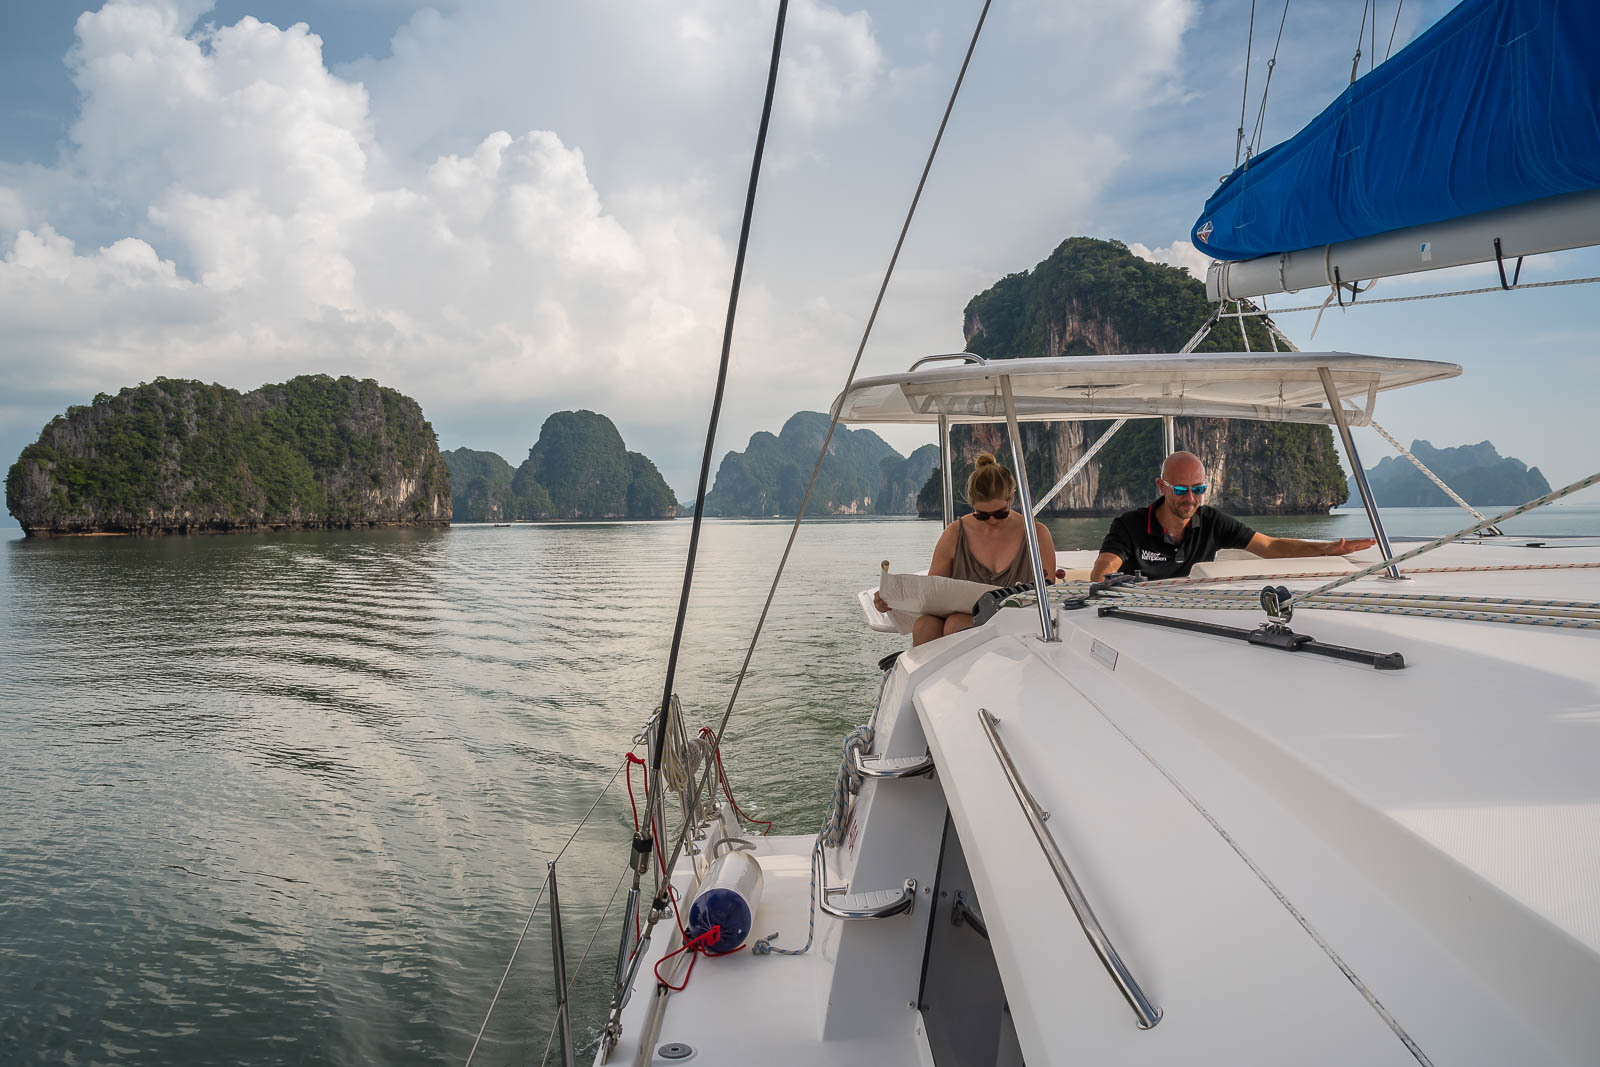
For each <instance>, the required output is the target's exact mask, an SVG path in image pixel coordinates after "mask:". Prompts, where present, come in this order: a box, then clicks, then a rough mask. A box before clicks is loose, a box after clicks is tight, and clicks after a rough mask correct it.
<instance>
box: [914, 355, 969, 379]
mask: <svg viewBox="0 0 1600 1067" xmlns="http://www.w3.org/2000/svg"><path fill="white" fill-rule="evenodd" d="M947 359H959V360H961V361H963V362H965V363H980V364H983V365H985V366H987V365H988V363H989V361H988V360H986V359H984V358H983V357H982V356H979V355H975V354H973V353H971V352H946V353H944V354H943V355H938V356H923V357H922V358H921V359H919V360H917V361H916V362H915V363H913V364H911V368H910V370H916V369H917V368H918V367H920V366H922V365H923V364H924V363H939V362H942V361H944V360H947ZM907 373H908V374H909V373H910V371H907Z"/></svg>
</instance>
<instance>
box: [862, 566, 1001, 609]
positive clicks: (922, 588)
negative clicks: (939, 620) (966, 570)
mask: <svg viewBox="0 0 1600 1067" xmlns="http://www.w3.org/2000/svg"><path fill="white" fill-rule="evenodd" d="M994 588H997V587H996V586H992V585H985V584H984V583H982V582H964V581H962V580H960V579H959V578H940V577H937V576H935V575H931V574H889V573H884V574H882V575H880V576H879V578H878V595H879V596H881V597H883V599H884V602H885V603H887V604H888V605H889V607H891V608H893V609H894V610H895V611H904V612H909V613H910V614H911V615H913V616H916V615H949V614H950V613H951V612H953V611H964V612H970V611H971V610H972V605H974V604H976V603H977V602H978V598H979V597H981V596H982V595H983V594H985V593H987V592H988V591H989V590H991V589H994Z"/></svg>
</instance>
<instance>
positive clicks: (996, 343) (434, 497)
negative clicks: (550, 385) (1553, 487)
mask: <svg viewBox="0 0 1600 1067" xmlns="http://www.w3.org/2000/svg"><path fill="white" fill-rule="evenodd" d="M1208 313H1209V305H1208V304H1207V301H1206V298H1205V292H1204V286H1203V285H1202V284H1201V283H1200V282H1198V281H1196V280H1195V279H1194V278H1191V277H1190V276H1189V275H1188V274H1187V273H1186V272H1184V271H1182V270H1179V269H1177V268H1174V267H1168V266H1164V265H1162V264H1158V263H1151V262H1148V261H1146V260H1143V259H1140V258H1138V257H1137V256H1135V255H1133V254H1132V253H1131V252H1129V251H1128V249H1127V248H1126V247H1125V246H1124V245H1123V244H1122V243H1121V242H1118V241H1104V240H1097V239H1095V238H1090V237H1073V238H1069V239H1068V240H1066V241H1063V242H1062V243H1061V244H1060V245H1059V246H1058V247H1057V248H1056V250H1055V251H1054V252H1052V253H1051V255H1050V256H1049V257H1048V258H1047V259H1045V260H1044V261H1043V262H1041V263H1039V264H1037V265H1035V266H1034V267H1033V268H1032V269H1031V270H1027V271H1023V272H1021V273H1018V274H1011V275H1007V276H1006V277H1004V278H1002V279H1000V281H998V282H996V283H995V284H994V285H993V286H991V287H990V288H989V289H987V290H985V291H984V292H982V293H979V294H978V295H977V296H975V297H973V298H972V300H971V301H970V302H968V304H967V306H966V308H965V310H964V313H963V316H962V325H963V336H964V339H965V342H966V347H967V350H968V351H971V352H975V353H977V354H979V355H982V356H985V357H987V358H989V359H1008V358H1015V357H1019V356H1063V355H1065V356H1071V355H1082V354H1087V353H1091V352H1099V353H1122V352H1176V351H1178V350H1179V349H1181V348H1182V347H1183V345H1184V343H1185V342H1186V341H1187V340H1188V339H1189V337H1190V336H1192V335H1193V334H1194V332H1195V331H1196V330H1197V329H1198V328H1199V326H1200V325H1201V323H1203V322H1204V321H1205V319H1206V317H1207V315H1208ZM1245 329H1246V330H1247V331H1248V338H1249V345H1248V347H1249V348H1250V349H1252V350H1254V351H1271V350H1272V340H1271V338H1269V337H1268V335H1267V332H1266V330H1265V329H1264V328H1263V327H1262V325H1261V324H1260V323H1259V322H1258V321H1256V320H1250V321H1249V323H1248V324H1247V325H1246V327H1245ZM1244 342H1245V338H1244V337H1241V336H1240V335H1239V333H1238V332H1237V329H1236V328H1235V327H1234V326H1233V325H1229V326H1227V327H1224V328H1219V329H1217V330H1214V331H1213V332H1212V333H1211V334H1210V336H1208V337H1207V338H1206V339H1205V341H1204V342H1203V343H1202V344H1201V345H1200V348H1199V350H1200V351H1230V350H1238V349H1241V348H1244V347H1246V345H1245V343H1244ZM1107 425H1108V423H1104V422H1092V421H1091V422H1057V423H1026V424H1024V425H1023V427H1022V431H1023V438H1024V445H1025V448H1026V451H1027V453H1028V467H1029V476H1030V478H1031V479H1032V481H1033V483H1034V484H1036V485H1049V484H1052V483H1054V482H1055V481H1056V480H1057V479H1058V478H1059V477H1060V475H1061V474H1062V473H1063V472H1064V471H1066V470H1067V469H1068V468H1069V467H1071V466H1072V464H1073V463H1075V462H1076V461H1077V460H1078V458H1079V457H1080V456H1081V455H1082V454H1083V451H1084V449H1085V448H1086V447H1087V446H1088V445H1089V443H1090V442H1092V441H1094V440H1095V438H1097V437H1098V436H1099V434H1100V433H1101V432H1102V431H1103V430H1104V429H1105V427H1106V426H1107ZM827 429H828V417H827V416H826V415H824V414H822V413H820V412H815V411H801V412H797V413H795V414H794V415H793V416H792V417H790V418H789V419H788V420H787V421H786V422H785V423H784V425H783V426H782V428H781V429H780V430H779V432H778V433H776V434H773V433H769V432H766V431H761V432H758V433H756V434H754V435H753V436H751V437H750V439H749V441H748V443H747V444H746V445H745V447H744V449H742V450H732V451H729V452H727V453H726V454H725V455H724V457H723V460H722V463H721V464H720V466H719V467H718V469H717V473H716V479H715V481H714V483H713V487H712V490H711V492H710V493H709V494H708V496H707V497H706V514H707V515H711V516H722V517H730V518H735V517H766V516H774V515H782V516H792V515H793V514H794V513H795V511H796V510H797V509H798V507H799V504H800V500H801V498H802V497H803V496H804V494H805V488H806V483H807V481H808V480H809V478H810V475H811V469H812V465H813V463H814V462H815V457H816V454H817V449H818V447H819V446H820V444H821V442H822V438H823V436H824V435H825V434H826V433H827ZM1002 434H1003V431H1002V429H1001V428H1000V427H998V426H996V425H980V426H971V427H968V426H961V427H957V428H956V430H955V432H954V433H953V435H952V443H953V446H954V448H953V452H954V463H953V466H954V467H955V470H954V472H953V474H954V478H953V480H954V483H955V484H956V485H960V484H962V483H963V482H964V481H965V479H966V476H967V474H968V473H969V471H970V469H971V464H972V458H973V457H974V456H975V455H976V454H977V453H978V452H980V451H988V452H995V453H1001V454H1003V453H1004V452H1005V451H1006V447H1005V441H1004V440H1003V439H1002ZM1177 436H1178V445H1179V447H1181V448H1186V449H1188V450H1190V451H1193V452H1196V453H1198V454H1199V455H1201V456H1204V457H1205V459H1206V463H1207V466H1208V468H1209V470H1210V472H1211V480H1212V482H1213V484H1214V486H1215V489H1216V494H1217V495H1216V497H1215V499H1216V502H1217V503H1218V504H1219V505H1221V506H1222V507H1223V508H1224V509H1226V510H1228V511H1232V512H1236V513H1238V514H1246V515H1264V514H1287V513H1325V512H1327V511H1328V510H1329V509H1330V508H1333V507H1337V506H1339V505H1341V504H1343V503H1344V502H1345V501H1346V499H1347V497H1348V496H1349V490H1348V488H1347V485H1346V481H1345V473H1344V471H1343V470H1342V468H1341V466H1340V464H1339V460H1338V457H1337V455H1336V454H1335V451H1334V445H1333V436H1332V432H1331V431H1330V430H1329V429H1328V428H1327V427H1325V426H1301V425H1294V424H1289V423H1266V422H1229V421H1226V420H1221V419H1179V420H1178V424H1177ZM1160 448H1161V441H1160V428H1159V426H1158V425H1157V424H1156V423H1155V422H1154V421H1153V420H1143V421H1135V422H1133V423H1130V424H1129V425H1128V426H1126V427H1125V428H1124V429H1123V430H1122V431H1121V432H1120V433H1119V434H1118V435H1117V436H1116V437H1115V438H1113V439H1112V441H1111V442H1110V444H1109V445H1107V447H1106V448H1105V449H1103V450H1102V451H1101V452H1100V453H1099V454H1098V455H1097V456H1095V457H1094V458H1093V459H1092V460H1091V461H1090V463H1089V464H1088V466H1087V467H1086V468H1085V470H1084V471H1083V473H1082V474H1081V475H1080V476H1079V477H1077V478H1075V479H1074V480H1073V481H1072V482H1071V483H1070V484H1069V485H1068V486H1067V488H1066V490H1065V491H1064V492H1063V493H1062V494H1061V495H1060V496H1058V497H1056V498H1055V499H1054V500H1053V501H1051V503H1050V506H1049V508H1048V510H1047V511H1046V514H1050V515H1057V516H1073V515H1083V516H1087V515H1108V514H1114V513H1116V512H1119V511H1122V510H1124V509H1126V508H1129V507H1133V506H1136V505H1138V504H1140V503H1142V502H1143V501H1144V500H1146V499H1147V498H1148V497H1149V496H1150V494H1151V492H1152V488H1151V482H1152V480H1153V477H1154V472H1155V470H1156V467H1157V465H1158V463H1159V462H1160ZM1413 450H1414V451H1416V452H1417V453H1418V454H1423V455H1424V458H1425V459H1426V460H1427V462H1429V463H1430V464H1431V465H1433V466H1435V467H1436V468H1437V469H1439V471H1440V472H1441V473H1442V474H1444V475H1446V476H1447V477H1449V478H1450V480H1451V481H1452V482H1453V483H1456V484H1459V485H1461V486H1462V488H1463V491H1465V492H1466V493H1467V496H1468V498H1469V499H1471V500H1473V501H1475V502H1487V503H1500V502H1508V501H1512V500H1522V499H1525V498H1527V497H1528V496H1530V495H1537V494H1538V493H1540V492H1543V491H1546V490H1547V489H1548V486H1547V485H1546V483H1545V481H1544V477H1543V475H1542V474H1540V472H1539V470H1538V468H1536V467H1535V468H1528V467H1526V466H1525V465H1524V464H1522V463H1521V462H1520V461H1518V460H1515V459H1512V458H1510V457H1501V456H1500V455H1499V454H1498V453H1497V452H1496V451H1495V449H1494V446H1493V445H1491V444H1489V443H1488V442H1483V443H1481V444H1479V445H1474V446H1462V447H1461V448H1456V449H1434V448H1432V446H1431V445H1429V444H1428V443H1427V442H1416V443H1415V444H1414V445H1413ZM937 464H938V449H937V447H936V446H934V445H932V444H928V445H924V446H922V447H919V448H917V449H915V450H914V451H912V453H911V454H910V455H909V456H902V455H901V454H900V453H899V452H898V451H896V450H895V449H894V448H893V447H891V446H890V445H889V444H888V443H887V442H886V441H884V440H883V439H882V438H881V437H879V436H878V435H877V434H875V433H873V432H872V431H871V430H867V429H859V430H851V429H848V428H846V427H842V426H841V427H838V428H837V429H836V430H835V432H834V436H833V439H832V442H831V444H830V446H829V451H828V456H827V457H826V459H825V460H824V462H823V465H822V469H821V471H820V472H819V474H818V480H817V485H816V487H815V489H814V491H813V493H812V499H811V504H810V508H811V510H812V512H813V513H815V514H824V515H912V514H920V515H923V516H937V515H938V514H939V513H940V510H941V507H940V482H941V474H940V472H939V470H938V469H937ZM1369 474H1370V475H1371V480H1372V483H1373V486H1374V487H1375V489H1376V490H1377V493H1378V496H1379V499H1380V500H1381V501H1382V502H1383V503H1386V504H1396V505H1412V506H1419V505H1420V506H1426V505H1433V504H1439V503H1442V502H1444V498H1443V497H1442V495H1441V494H1439V493H1438V492H1437V491H1436V490H1434V489H1433V487H1432V486H1431V484H1429V483H1427V482H1426V480H1425V479H1423V477H1422V476H1421V475H1420V473H1418V472H1417V471H1416V470H1415V468H1413V467H1412V466H1411V465H1410V464H1409V463H1407V462H1405V461H1404V460H1400V459H1396V458H1386V459H1384V460H1382V461H1381V462H1380V463H1379V464H1378V465H1377V466H1376V467H1375V468H1373V469H1372V470H1371V471H1370V472H1369ZM6 506H7V508H8V509H9V510H10V511H11V513H12V514H13V515H14V516H16V518H17V520H18V522H19V523H20V524H21V526H22V528H23V530H24V532H25V533H27V534H29V535H30V536H32V535H43V536H60V535H72V534H95V533H127V534H161V533H199V532H242V531H253V530H282V529H313V528H350V527H366V526H387V525H425V526H430V525H431V526H444V525H449V524H450V523H451V522H452V520H453V521H455V522H519V521H521V522H528V521H586V520H587V521H608V520H633V519H670V518H672V517H674V516H675V515H676V514H677V512H678V504H677V501H676V499H675V497H674V495H673V493H672V490H671V489H670V488H669V487H668V486H667V484H666V481H665V480H664V479H663V478H662V476H661V472H660V471H659V470H658V469H657V467H656V465H655V463H653V462H652V461H651V460H650V459H649V458H648V457H646V456H644V455H643V454H641V453H638V452H631V451H629V450H628V449H627V447H626V445H625V444H624V442H623V439H622V435H621V434H620V433H619V432H618V431H617V428H616V426H615V425H614V424H613V423H612V422H611V420H610V419H608V418H606V417H605V416H604V415H601V414H598V413H597V412H593V411H586V410H579V411H558V412H556V413H554V414H553V415H551V416H549V417H548V418H547V419H546V420H545V421H544V424H543V426H541V427H540V430H539V436H538V439H537V441H536V442H535V443H534V445H533V446H532V447H531V448H530V449H529V451H528V455H527V458H526V459H524V460H523V461H522V463H521V464H520V465H518V466H516V467H513V466H512V465H511V464H510V463H509V462H507V461H506V460H505V459H504V458H502V457H501V456H500V455H498V454H496V453H494V452H487V451H478V450H474V449H471V448H456V449H453V450H450V451H446V452H442V453H441V452H440V450H439V446H438V441H437V438H436V437H435V434H434V431H433V428H432V426H431V425H430V424H429V423H428V422H427V420H426V419H424V418H423V414H422V408H421V406H420V405H419V404H418V403H417V402H416V401H415V400H413V399H411V398H410V397H407V396H404V395H402V394H400V393H398V392H396V391H394V390H393V389H388V388H385V387H383V386H381V385H379V384H378V383H377V382H374V381H371V380H370V379H369V380H358V379H355V378H349V377H341V378H332V377H329V376H327V375H306V376H302V377H298V378H294V379H291V380H290V381H287V382H283V383H281V384H277V385H263V386H261V387H260V388H259V389H255V390H253V391H251V392H248V393H239V392H236V391H234V390H232V389H228V388H225V387H223V386H220V385H205V384H202V383H200V382H195V381H180V380H174V379H167V378H158V379H156V380H155V381H154V382H151V383H148V384H145V385H139V386H136V387H133V388H127V389H123V390H122V391H121V392H119V393H117V394H116V395H115V396H108V395H106V394H101V395H100V396H97V397H95V399H94V401H93V403H91V404H87V405H83V406H77V407H72V408H69V409H68V410H67V412H66V413H65V414H64V415H59V416H57V417H56V418H54V419H52V420H51V422H50V423H49V424H48V425H47V426H45V427H44V429H43V431H42V432H41V433H40V435H39V440H38V441H37V442H36V443H34V444H32V445H29V446H28V447H27V448H25V449H24V450H23V452H22V455H21V457H20V458H19V459H18V460H17V462H16V463H15V464H14V465H13V466H12V467H11V469H10V472H9V473H8V474H7V476H6ZM958 506H959V505H958Z"/></svg>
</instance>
